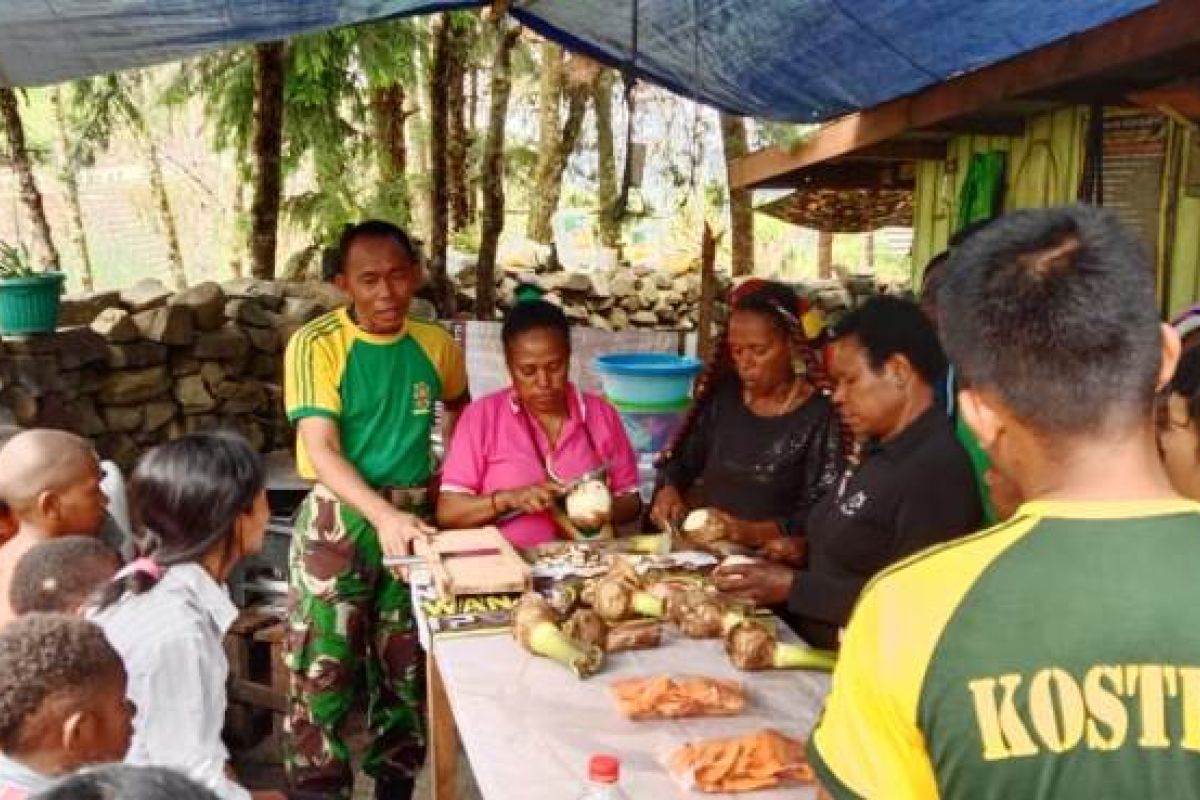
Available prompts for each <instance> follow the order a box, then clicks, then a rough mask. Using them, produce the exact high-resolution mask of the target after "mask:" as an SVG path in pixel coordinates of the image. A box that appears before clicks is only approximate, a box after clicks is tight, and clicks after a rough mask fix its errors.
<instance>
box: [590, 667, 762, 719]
mask: <svg viewBox="0 0 1200 800" xmlns="http://www.w3.org/2000/svg"><path fill="white" fill-rule="evenodd" d="M611 689H612V692H613V696H614V697H615V698H616V701H617V708H618V710H620V712H621V713H622V714H623V715H624V716H626V717H628V718H629V719H673V718H678V717H698V716H728V715H731V714H737V713H739V712H741V710H742V709H743V708H745V707H746V695H745V693H744V692H743V691H742V685H741V684H740V683H738V682H737V681H730V680H722V679H719V678H707V677H702V676H684V677H679V678H672V677H671V676H670V675H656V676H653V677H649V678H627V679H625V680H619V681H614V682H613V683H612V684H611Z"/></svg>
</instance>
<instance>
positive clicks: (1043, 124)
mask: <svg viewBox="0 0 1200 800" xmlns="http://www.w3.org/2000/svg"><path fill="white" fill-rule="evenodd" d="M1087 123H1088V109H1087V108H1085V107H1081V106H1075V107H1068V108H1062V109H1059V110H1057V111H1054V112H1050V113H1045V114H1039V115H1037V116H1034V117H1030V118H1029V119H1028V120H1026V129H1025V134H1024V135H1023V136H1018V137H1002V136H958V137H956V138H954V139H952V140H951V141H950V143H949V151H948V153H947V157H946V160H945V161H925V162H921V163H920V164H919V165H918V167H917V186H916V193H915V196H914V209H913V273H914V274H913V281H914V285H919V283H920V275H921V272H922V271H923V270H924V267H925V264H926V263H927V262H928V261H929V259H930V258H932V257H933V256H934V255H936V254H937V253H940V252H941V251H942V250H944V249H945V248H946V243H947V241H948V240H949V237H950V233H951V226H952V225H953V224H954V219H955V215H956V212H957V210H958V209H957V200H958V196H959V191H960V189H961V187H962V181H963V178H964V177H965V175H966V170H967V165H968V163H969V162H970V159H971V155H972V154H974V153H980V152H986V151H988V150H1004V151H1007V152H1008V153H1009V160H1008V192H1007V194H1006V195H1005V208H1006V209H1008V210H1011V209H1014V208H1040V207H1045V206H1052V205H1061V204H1063V203H1070V202H1073V201H1074V200H1075V197H1076V193H1077V190H1078V186H1079V179H1080V176H1081V174H1082V172H1083V156H1084V138H1085V135H1086V132H1087ZM1198 140H1200V132H1198V131H1197V129H1196V128H1195V127H1194V126H1189V125H1185V124H1182V123H1176V122H1172V123H1171V124H1170V126H1169V136H1168V145H1167V156H1166V165H1165V168H1164V178H1163V214H1162V227H1161V235H1160V238H1161V239H1162V240H1163V241H1164V242H1166V241H1167V238H1168V237H1170V241H1171V243H1170V245H1169V246H1167V245H1163V246H1160V252H1158V253H1155V254H1153V255H1154V258H1155V261H1156V263H1157V265H1158V270H1159V292H1160V302H1161V304H1162V309H1163V313H1164V314H1165V315H1167V316H1168V317H1169V316H1173V315H1175V314H1176V313H1178V312H1179V311H1181V310H1182V309H1184V308H1187V307H1188V306H1190V305H1192V304H1193V303H1195V302H1197V301H1198V300H1200V182H1198V183H1197V184H1195V185H1194V186H1193V190H1192V191H1193V192H1194V193H1195V194H1194V195H1193V194H1189V192H1188V186H1187V180H1186V176H1187V174H1188V171H1189V169H1193V165H1192V164H1191V162H1192V161H1194V160H1200V149H1198V148H1197V147H1194V146H1193V144H1194V143H1195V142H1197V141H1198ZM1194 170H1195V172H1196V174H1197V175H1198V176H1200V164H1196V165H1195V166H1194ZM1172 194H1173V195H1175V202H1174V203H1171V202H1170V196H1171V195H1172ZM1172 215H1173V218H1174V225H1173V229H1172V225H1171V222H1170V220H1171V219H1172ZM1168 270H1169V272H1170V274H1169V276H1168V275H1167V271H1168Z"/></svg>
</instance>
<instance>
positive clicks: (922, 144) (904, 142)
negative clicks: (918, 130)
mask: <svg viewBox="0 0 1200 800" xmlns="http://www.w3.org/2000/svg"><path fill="white" fill-rule="evenodd" d="M945 157H946V140H945V139H892V140H890V141H887V142H880V143H879V144H876V145H872V146H871V147H864V148H863V149H861V150H858V151H856V152H855V153H854V158H855V159H856V160H859V161H941V160H942V159H944V158H945Z"/></svg>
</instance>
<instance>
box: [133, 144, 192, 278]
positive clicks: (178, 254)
mask: <svg viewBox="0 0 1200 800" xmlns="http://www.w3.org/2000/svg"><path fill="white" fill-rule="evenodd" d="M142 145H143V147H145V149H146V161H147V162H148V164H149V167H150V192H151V193H152V194H153V195H154V206H155V208H157V209H158V220H159V224H161V225H162V228H163V237H164V238H165V239H166V240H167V269H168V270H169V271H170V273H171V282H172V283H173V284H175V288H176V289H186V288H187V273H186V272H185V271H184V269H183V252H182V251H181V250H180V248H179V228H178V227H177V226H176V224H175V213H174V212H173V211H172V210H171V198H170V197H169V196H168V195H167V182H166V181H165V180H164V179H163V171H162V158H161V157H160V156H159V155H158V145H156V144H155V143H154V141H153V140H151V139H149V138H145V137H143V138H142Z"/></svg>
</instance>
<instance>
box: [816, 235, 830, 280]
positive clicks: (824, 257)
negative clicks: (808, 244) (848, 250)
mask: <svg viewBox="0 0 1200 800" xmlns="http://www.w3.org/2000/svg"><path fill="white" fill-rule="evenodd" d="M817 277H818V278H820V279H822V280H828V279H829V278H832V277H833V234H832V233H829V232H828V231H818V232H817Z"/></svg>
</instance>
